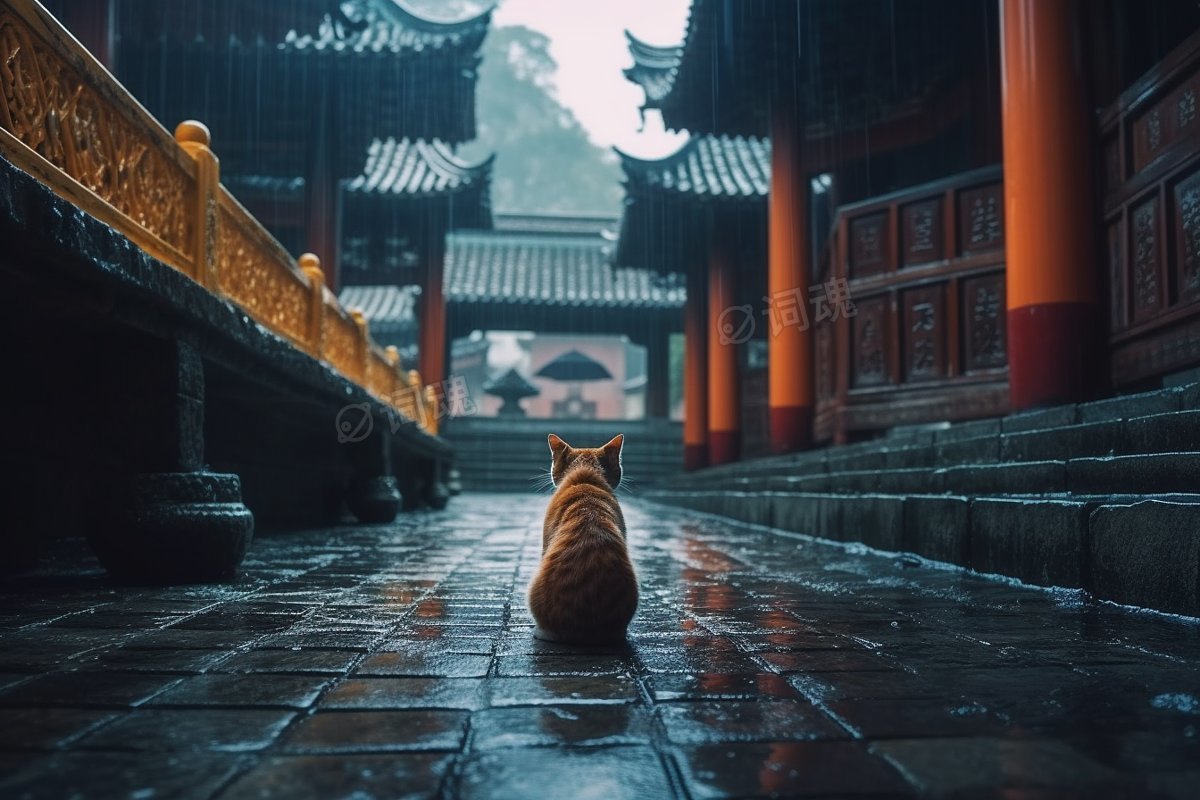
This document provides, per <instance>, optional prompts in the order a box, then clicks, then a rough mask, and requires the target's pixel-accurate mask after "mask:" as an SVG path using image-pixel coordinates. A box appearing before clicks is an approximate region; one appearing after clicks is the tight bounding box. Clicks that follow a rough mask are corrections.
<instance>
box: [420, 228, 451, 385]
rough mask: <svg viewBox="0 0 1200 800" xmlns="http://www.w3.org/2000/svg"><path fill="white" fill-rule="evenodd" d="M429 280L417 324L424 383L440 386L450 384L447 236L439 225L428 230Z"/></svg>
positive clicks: (426, 263)
mask: <svg viewBox="0 0 1200 800" xmlns="http://www.w3.org/2000/svg"><path fill="white" fill-rule="evenodd" d="M424 251H425V256H424V258H425V264H424V270H425V280H424V284H423V285H422V287H421V297H420V307H419V311H418V316H417V320H418V322H419V323H420V326H421V329H420V360H421V364H420V370H421V381H422V382H423V383H424V384H425V385H426V386H437V385H438V384H440V383H442V382H443V381H444V380H446V344H447V342H446V296H445V294H444V292H443V288H442V276H443V275H444V274H445V260H446V258H445V256H446V234H445V231H443V230H442V226H441V225H440V224H439V223H438V222H437V221H431V222H430V223H429V224H428V225H427V226H426V242H425V247H424Z"/></svg>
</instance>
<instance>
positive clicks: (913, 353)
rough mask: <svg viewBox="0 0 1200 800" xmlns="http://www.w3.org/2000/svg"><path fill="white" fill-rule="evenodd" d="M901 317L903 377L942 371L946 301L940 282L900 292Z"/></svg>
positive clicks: (922, 376) (941, 373) (938, 374)
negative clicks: (902, 329)
mask: <svg viewBox="0 0 1200 800" xmlns="http://www.w3.org/2000/svg"><path fill="white" fill-rule="evenodd" d="M901 304H902V305H901V307H902V308H903V309H904V311H903V320H904V332H903V333H904V335H903V341H904V348H903V358H904V379H905V380H909V381H914V380H929V379H932V378H940V377H943V376H945V374H946V302H945V291H944V290H943V287H942V286H941V285H937V286H927V287H922V288H920V289H909V290H907V291H905V292H903V293H902V294H901Z"/></svg>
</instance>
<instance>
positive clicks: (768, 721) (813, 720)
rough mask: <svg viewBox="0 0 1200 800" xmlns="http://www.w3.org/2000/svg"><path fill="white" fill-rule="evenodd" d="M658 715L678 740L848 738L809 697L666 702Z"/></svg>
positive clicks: (686, 742) (676, 741)
mask: <svg viewBox="0 0 1200 800" xmlns="http://www.w3.org/2000/svg"><path fill="white" fill-rule="evenodd" d="M657 713H658V717H659V719H660V720H662V723H663V725H664V726H665V727H666V730H667V738H669V739H670V740H671V741H672V742H675V743H677V744H709V743H713V742H763V741H768V742H769V741H777V740H778V741H790V740H802V739H846V738H849V734H848V733H847V732H846V730H845V729H844V728H842V727H841V726H840V725H838V724H837V723H835V722H834V721H833V720H831V719H829V718H828V717H827V716H826V715H825V714H823V713H822V712H821V710H820V709H818V708H817V707H815V706H814V705H812V704H811V703H809V702H808V701H807V700H790V701H782V702H778V703H759V702H755V701H752V700H705V701H697V702H692V703H662V704H660V705H659V706H658V708H657Z"/></svg>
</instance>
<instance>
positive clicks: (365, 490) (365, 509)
mask: <svg viewBox="0 0 1200 800" xmlns="http://www.w3.org/2000/svg"><path fill="white" fill-rule="evenodd" d="M402 502H403V498H401V496H400V490H399V489H397V488H396V479H395V478H393V477H391V476H390V475H378V476H375V477H373V478H362V479H359V480H356V481H355V482H354V483H352V484H351V485H350V490H349V491H348V492H347V493H346V505H347V506H348V507H349V509H350V513H351V514H353V515H354V518H355V519H357V520H358V521H359V522H361V523H363V524H366V525H378V524H383V523H387V522H391V521H392V520H394V519H395V518H396V514H398V513H399V512H400V505H401V503H402Z"/></svg>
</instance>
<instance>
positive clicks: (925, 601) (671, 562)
mask: <svg viewBox="0 0 1200 800" xmlns="http://www.w3.org/2000/svg"><path fill="white" fill-rule="evenodd" d="M545 504H546V497H545V496H540V497H523V496H512V495H492V496H487V495H474V496H464V497H459V498H456V499H455V500H454V501H453V502H452V504H451V506H450V509H449V510H448V511H446V512H443V513H440V514H425V515H409V516H405V517H403V518H401V520H400V521H399V522H397V523H396V524H393V525H387V526H378V527H346V528H336V529H330V530H322V531H315V532H308V533H300V534H290V535H287V536H275V537H260V538H259V539H258V540H257V541H256V542H255V545H254V547H253V549H252V551H251V556H250V558H249V559H248V561H247V563H246V565H245V569H244V571H243V574H242V576H241V578H240V579H239V581H238V582H236V583H234V584H230V585H221V586H190V587H174V588H156V589H145V588H143V589H139V588H132V589H131V588H119V587H113V586H112V585H111V584H109V583H108V582H107V580H106V579H105V578H104V576H103V573H101V572H100V571H99V569H98V567H96V565H95V562H93V561H90V560H87V557H86V556H85V555H83V551H82V550H81V549H72V548H71V547H69V546H68V547H65V548H64V549H63V551H62V552H61V553H60V554H59V556H58V558H57V560H56V561H55V562H53V564H52V565H51V566H49V567H46V568H44V569H42V570H41V571H40V572H38V573H37V574H34V575H27V576H23V577H21V578H19V579H17V580H15V581H12V580H10V581H9V582H7V583H5V584H2V585H0V776H3V777H0V797H5V798H24V797H47V798H60V797H70V796H79V797H105V798H107V797H131V798H151V797H156V798H157V797H186V798H191V797H195V798H207V797H221V798H257V797H275V798H300V797H310V796H312V797H349V796H354V797H381V798H385V797H386V798H391V797H410V796H413V797H420V796H437V795H440V796H444V797H451V798H534V797H547V798H593V797H594V798H605V799H606V800H607V799H609V798H624V797H629V798H639V800H646V799H648V798H657V797H688V798H708V797H726V796H733V797H745V796H755V795H800V796H820V797H837V796H899V797H902V796H910V795H921V796H953V797H995V796H1005V797H1023V798H1025V797H1064V796H1066V797H1070V796H1077V797H1110V796H1111V797H1152V796H1165V797H1196V796H1200V793H1198V788H1200V627H1198V626H1197V624H1195V623H1194V622H1189V621H1186V620H1179V619H1173V618H1169V617H1164V616H1161V615H1155V614H1149V613H1134V612H1130V611H1127V610H1124V609H1120V608H1117V607H1114V606H1111V605H1102V604H1094V603H1092V602H1090V601H1087V600H1086V599H1085V598H1084V597H1083V596H1082V595H1080V594H1078V593H1071V592H1067V593H1062V592H1060V593H1052V592H1046V591H1041V590H1035V589H1030V588H1025V587H1019V586H1013V585H1010V584H1006V583H1002V582H998V581H994V580H989V579H984V578H981V577H978V576H973V575H969V574H965V573H962V572H959V571H950V570H945V569H937V568H933V567H930V566H924V565H922V564H920V563H919V562H917V561H915V560H914V559H911V558H907V557H890V556H885V555H879V554H873V553H869V552H866V551H863V550H855V549H854V548H850V549H847V548H845V547H842V546H836V545H830V544H826V543H821V542H816V541H813V540H807V539H803V538H797V537H788V536H784V535H781V534H777V533H772V532H768V531H764V530H760V529H753V528H748V527H746V526H742V525H738V524H734V523H727V522H723V521H719V520H717V519H715V518H712V517H706V516H704V515H698V514H693V513H689V512H684V511H678V510H675V509H667V508H664V507H658V506H654V505H651V504H647V503H640V502H637V501H636V500H632V499H628V498H627V499H625V501H624V504H625V509H626V514H627V518H628V520H629V524H630V530H631V546H632V549H633V555H634V560H635V563H636V566H637V568H638V571H639V575H640V578H641V584H642V601H641V606H640V608H639V611H638V615H637V617H636V619H635V621H634V623H633V626H632V628H631V630H630V637H629V646H628V647H626V648H620V649H607V650H592V651H588V650H581V649H572V648H567V647H562V646H553V645H547V644H544V643H541V642H538V641H536V640H534V639H533V638H532V637H531V631H532V620H531V618H530V616H529V612H528V610H527V608H526V606H525V597H524V592H525V587H526V585H527V584H528V581H529V579H530V578H531V577H532V575H533V572H534V569H535V567H536V565H537V559H538V556H539V547H540V526H541V515H542V512H543V510H544V508H545ZM81 570H82V571H81ZM1014 790H1025V791H1014Z"/></svg>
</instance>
